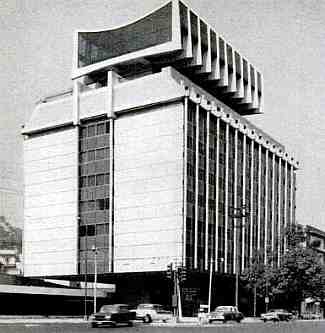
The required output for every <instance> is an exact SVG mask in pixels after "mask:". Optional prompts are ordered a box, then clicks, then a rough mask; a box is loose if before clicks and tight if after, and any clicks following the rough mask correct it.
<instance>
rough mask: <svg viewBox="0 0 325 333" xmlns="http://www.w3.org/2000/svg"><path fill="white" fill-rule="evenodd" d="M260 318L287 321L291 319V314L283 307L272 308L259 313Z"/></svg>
mask: <svg viewBox="0 0 325 333" xmlns="http://www.w3.org/2000/svg"><path fill="white" fill-rule="evenodd" d="M261 319H262V320H263V321H264V322H266V321H288V320H291V319H293V314H292V313H291V312H288V311H287V310H284V309H273V310H270V311H268V312H266V313H262V314H261Z"/></svg>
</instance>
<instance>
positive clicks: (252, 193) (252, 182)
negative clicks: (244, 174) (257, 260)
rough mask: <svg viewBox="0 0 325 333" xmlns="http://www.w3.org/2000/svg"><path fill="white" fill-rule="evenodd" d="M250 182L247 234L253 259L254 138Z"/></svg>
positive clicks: (252, 141)
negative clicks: (248, 230) (248, 228)
mask: <svg viewBox="0 0 325 333" xmlns="http://www.w3.org/2000/svg"><path fill="white" fill-rule="evenodd" d="M250 172H251V183H250V189H251V190H250V194H251V197H250V235H249V259H250V263H251V262H252V259H253V231H254V228H253V225H254V213H253V212H254V138H252V140H251V169H250Z"/></svg>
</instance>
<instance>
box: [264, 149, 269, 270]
mask: <svg viewBox="0 0 325 333" xmlns="http://www.w3.org/2000/svg"><path fill="white" fill-rule="evenodd" d="M264 181H265V200H264V264H265V265H266V264H267V263H268V258H267V256H268V251H267V247H268V246H267V239H268V237H267V236H268V234H267V231H268V224H269V220H268V213H269V210H268V199H269V150H268V149H267V148H266V152H265V177H264Z"/></svg>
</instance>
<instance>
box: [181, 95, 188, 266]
mask: <svg viewBox="0 0 325 333" xmlns="http://www.w3.org/2000/svg"><path fill="white" fill-rule="evenodd" d="M185 93H186V95H185V98H184V113H183V117H184V132H183V133H184V138H183V147H184V148H183V154H184V168H183V259H182V261H183V266H184V267H185V266H186V244H187V225H186V217H187V159H188V156H187V136H188V133H187V132H188V100H189V94H188V93H189V89H187V90H185Z"/></svg>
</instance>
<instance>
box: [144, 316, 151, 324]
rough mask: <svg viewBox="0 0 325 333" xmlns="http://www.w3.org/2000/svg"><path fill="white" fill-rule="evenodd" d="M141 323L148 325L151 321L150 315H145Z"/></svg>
mask: <svg viewBox="0 0 325 333" xmlns="http://www.w3.org/2000/svg"><path fill="white" fill-rule="evenodd" d="M143 322H144V323H148V324H149V323H151V322H152V319H151V317H150V315H148V314H147V315H145V316H144V318H143Z"/></svg>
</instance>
